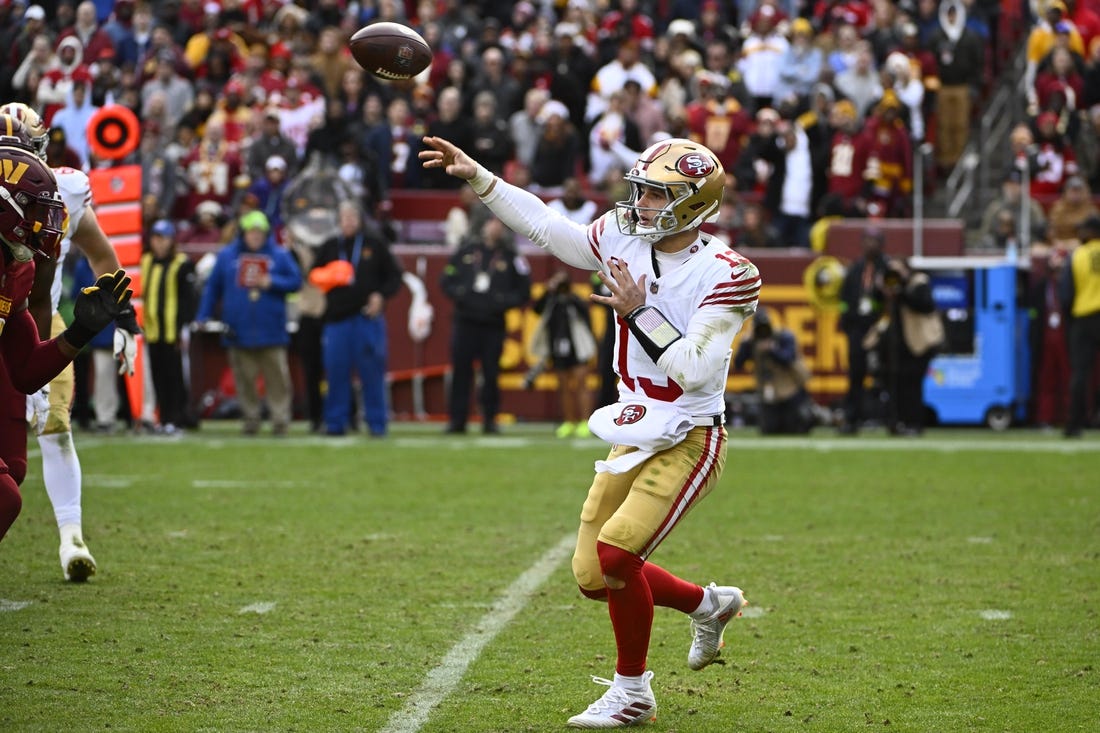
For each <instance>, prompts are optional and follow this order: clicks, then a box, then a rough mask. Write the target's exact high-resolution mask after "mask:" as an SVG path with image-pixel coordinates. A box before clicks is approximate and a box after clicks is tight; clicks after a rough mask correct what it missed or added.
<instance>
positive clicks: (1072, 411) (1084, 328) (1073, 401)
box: [1062, 214, 1100, 438]
mask: <svg viewBox="0 0 1100 733" xmlns="http://www.w3.org/2000/svg"><path fill="white" fill-rule="evenodd" d="M1077 231H1078V234H1079V236H1080V238H1081V242H1082V244H1081V246H1080V247H1078V248H1077V249H1075V250H1074V251H1073V254H1071V255H1070V260H1069V267H1067V268H1066V269H1065V271H1064V272H1063V274H1062V302H1063V303H1066V304H1068V307H1069V314H1068V315H1069V368H1070V378H1069V420H1068V421H1067V422H1066V437H1067V438H1079V437H1081V432H1082V431H1083V430H1084V428H1085V423H1086V422H1087V421H1088V420H1087V415H1088V414H1089V413H1088V405H1087V404H1086V402H1087V399H1088V383H1089V377H1090V375H1091V374H1092V369H1093V364H1094V362H1095V360H1096V354H1097V352H1098V351H1100V216H1097V215H1096V214H1093V215H1092V216H1090V217H1088V218H1087V219H1085V220H1084V221H1082V222H1081V223H1080V224H1079V225H1078V228H1077Z"/></svg>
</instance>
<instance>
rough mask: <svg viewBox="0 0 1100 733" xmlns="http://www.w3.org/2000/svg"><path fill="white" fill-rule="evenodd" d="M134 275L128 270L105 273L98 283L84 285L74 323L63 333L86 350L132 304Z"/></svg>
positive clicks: (75, 306) (77, 301) (66, 338)
mask: <svg viewBox="0 0 1100 733" xmlns="http://www.w3.org/2000/svg"><path fill="white" fill-rule="evenodd" d="M129 285H130V278H129V277H128V276H127V275H126V271H125V270H115V271H114V272H113V273H111V274H109V275H101V276H100V278H99V279H98V280H96V281H95V285H92V286H90V287H87V288H83V289H81V291H80V294H79V295H77V296H76V301H75V302H74V303H73V322H72V324H70V326H69V327H68V328H67V329H65V333H64V334H62V335H63V336H64V337H65V340H66V341H68V342H69V343H70V344H72V345H73V346H74V347H76V348H77V349H83V348H84V347H85V346H87V345H88V342H89V341H91V340H92V339H93V338H95V335H96V334H97V333H99V332H100V331H102V330H103V329H104V328H106V327H107V326H109V325H111V322H112V321H114V320H115V319H116V318H118V316H119V315H120V314H121V313H122V312H123V311H124V310H126V309H127V308H129V307H130V297H131V296H132V295H133V294H134V293H133V291H132V290H130V288H129Z"/></svg>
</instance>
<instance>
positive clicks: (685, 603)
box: [642, 562, 703, 613]
mask: <svg viewBox="0 0 1100 733" xmlns="http://www.w3.org/2000/svg"><path fill="white" fill-rule="evenodd" d="M642 575H644V576H645V579H646V582H647V583H649V591H650V593H652V594H653V603H654V605H657V606H662V607H664V608H675V609H676V610H677V611H682V612H683V613H691V612H692V611H694V610H695V609H696V608H699V604H700V603H702V602H703V589H702V588H700V587H699V586H697V585H696V584H695V583H689V582H688V581H686V580H684V579H683V578H677V577H676V576H675V575H673V574H672V573H670V572H668V571H667V570H665V569H664V568H662V567H661V566H660V565H654V564H653V563H651V562H647V563H646V564H645V566H644V567H643V568H642Z"/></svg>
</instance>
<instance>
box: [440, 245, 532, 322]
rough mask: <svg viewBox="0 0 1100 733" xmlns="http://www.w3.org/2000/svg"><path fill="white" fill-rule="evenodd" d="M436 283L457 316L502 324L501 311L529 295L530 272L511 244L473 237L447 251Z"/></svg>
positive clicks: (520, 303)
mask: <svg viewBox="0 0 1100 733" xmlns="http://www.w3.org/2000/svg"><path fill="white" fill-rule="evenodd" d="M440 284H441V285H442V287H443V292H444V294H445V295H446V296H447V297H448V298H450V299H451V300H453V301H454V306H455V316H456V317H457V318H459V319H462V320H467V321H474V322H477V323H483V324H488V325H494V324H495V325H501V326H503V325H504V312H505V311H507V310H508V309H509V308H515V307H518V306H521V305H523V304H524V303H526V302H527V299H528V298H529V297H530V295H531V272H530V268H529V266H528V265H527V261H526V260H524V259H523V258H522V257H520V256H519V255H518V254H517V253H516V251H515V250H514V249H513V248H512V247H509V246H505V245H498V246H495V247H490V246H488V245H486V244H485V243H484V242H483V241H482V240H481V239H480V238H477V239H470V240H468V241H467V242H466V243H464V244H463V245H462V246H461V247H459V248H458V250H457V251H456V252H455V253H454V254H453V255H451V259H450V261H449V262H448V263H447V267H446V268H445V269H444V270H443V277H442V278H441V280H440Z"/></svg>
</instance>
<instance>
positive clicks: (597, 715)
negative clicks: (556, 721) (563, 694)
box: [569, 672, 657, 729]
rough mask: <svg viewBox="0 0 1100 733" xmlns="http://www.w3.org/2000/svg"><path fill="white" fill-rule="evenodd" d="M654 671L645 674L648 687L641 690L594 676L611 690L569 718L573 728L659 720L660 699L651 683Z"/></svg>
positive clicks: (640, 723)
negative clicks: (658, 703)
mask: <svg viewBox="0 0 1100 733" xmlns="http://www.w3.org/2000/svg"><path fill="white" fill-rule="evenodd" d="M652 679H653V673H652V672H646V673H645V674H644V675H642V680H643V681H644V682H645V690H642V691H641V692H638V691H635V690H630V689H627V688H626V687H620V686H618V685H616V684H615V683H614V682H612V681H611V680H606V679H604V678H603V677H593V678H592V681H593V682H595V683H596V684H598V685H607V686H608V688H610V689H608V691H607V692H605V693H604V694H603V697H601V698H600V699H599V700H597V701H596V702H594V703H592V704H591V705H589V706H588V709H587V710H585V711H584V712H583V713H581V714H580V715H574V716H573V717H572V718H570V719H569V727H570V728H589V729H592V728H626V727H627V726H631V725H643V724H645V723H648V722H650V721H652V720H656V719H657V700H656V699H655V698H654V697H653V689H652V688H651V687H650V686H649V683H650V681H651V680H652Z"/></svg>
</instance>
